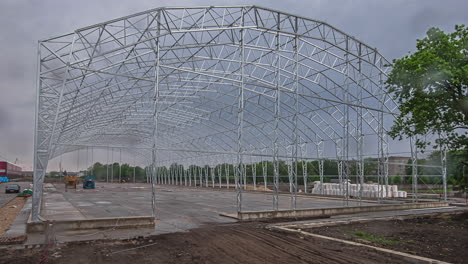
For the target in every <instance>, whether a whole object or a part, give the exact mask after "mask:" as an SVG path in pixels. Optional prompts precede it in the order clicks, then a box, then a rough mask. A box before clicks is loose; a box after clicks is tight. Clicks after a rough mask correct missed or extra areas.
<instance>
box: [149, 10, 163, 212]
mask: <svg viewBox="0 0 468 264" xmlns="http://www.w3.org/2000/svg"><path fill="white" fill-rule="evenodd" d="M161 11H162V10H159V11H158V13H157V23H158V24H157V32H156V34H157V35H156V39H155V41H156V50H155V51H156V58H155V74H154V75H155V82H154V127H153V150H152V153H153V155H152V158H153V159H152V161H153V166H152V167H153V168H154V167H155V166H156V161H157V158H158V157H157V154H158V153H157V148H156V146H157V145H156V144H157V138H158V119H159V111H158V107H159V70H160V51H159V46H160V45H159V35H160V34H161ZM154 177H155V175H154V174H151V209H152V216H153V217H154V218H156V185H155V180H154Z"/></svg>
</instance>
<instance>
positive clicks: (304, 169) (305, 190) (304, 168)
mask: <svg viewBox="0 0 468 264" xmlns="http://www.w3.org/2000/svg"><path fill="white" fill-rule="evenodd" d="M302 178H303V181H304V193H308V191H307V180H308V179H307V178H308V172H307V160H303V161H302Z"/></svg>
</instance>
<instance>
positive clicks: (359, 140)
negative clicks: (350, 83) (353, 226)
mask: <svg viewBox="0 0 468 264" xmlns="http://www.w3.org/2000/svg"><path fill="white" fill-rule="evenodd" d="M361 53H362V44H361V43H359V46H358V55H359V56H358V57H359V60H358V71H359V74H360V75H359V79H360V80H361V79H362V72H361V70H362V66H361V64H362V59H361ZM360 82H361V81H358V86H361V84H360ZM362 90H363V89H358V99H359V106H358V109H357V120H356V123H357V125H356V144H357V147H356V152H357V153H356V156H357V161H356V163H357V164H356V165H357V174H358V181H357V182H359V189H358V196H359V205H361V202H362V194H363V190H364V155H363V154H364V152H363V149H364V138H363V133H362V116H363V101H362V100H363V98H362Z"/></svg>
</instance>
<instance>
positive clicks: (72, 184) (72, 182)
mask: <svg viewBox="0 0 468 264" xmlns="http://www.w3.org/2000/svg"><path fill="white" fill-rule="evenodd" d="M77 184H78V177H76V176H65V189H69V188H73V189H76V185H77Z"/></svg>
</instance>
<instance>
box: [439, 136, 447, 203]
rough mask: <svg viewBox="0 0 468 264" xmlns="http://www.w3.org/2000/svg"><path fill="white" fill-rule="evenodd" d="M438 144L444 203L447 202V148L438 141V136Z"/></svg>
mask: <svg viewBox="0 0 468 264" xmlns="http://www.w3.org/2000/svg"><path fill="white" fill-rule="evenodd" d="M439 142H441V143H440V144H441V149H440V165H441V169H442V184H443V188H444V201H445V202H446V201H447V147H446V145H445V143H443V142H442V141H441V140H440V136H439Z"/></svg>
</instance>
